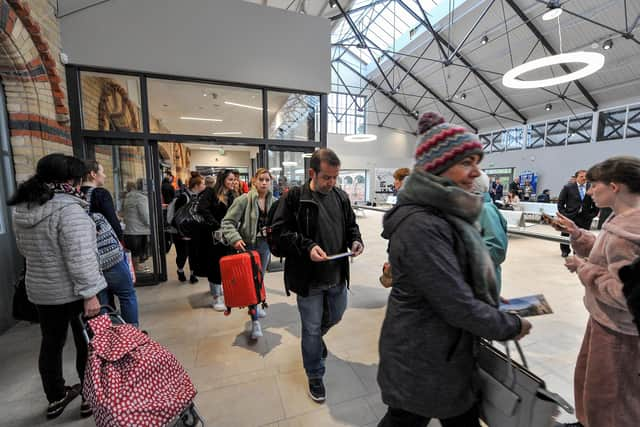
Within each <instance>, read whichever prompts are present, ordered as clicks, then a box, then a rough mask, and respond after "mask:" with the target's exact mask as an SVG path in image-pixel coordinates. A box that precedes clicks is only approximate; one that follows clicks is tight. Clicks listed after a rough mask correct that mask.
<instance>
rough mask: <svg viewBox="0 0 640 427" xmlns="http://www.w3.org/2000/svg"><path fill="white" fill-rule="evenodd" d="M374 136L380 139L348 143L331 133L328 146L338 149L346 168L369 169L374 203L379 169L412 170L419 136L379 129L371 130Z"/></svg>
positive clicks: (382, 197) (370, 128)
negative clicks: (376, 176) (375, 172)
mask: <svg viewBox="0 0 640 427" xmlns="http://www.w3.org/2000/svg"><path fill="white" fill-rule="evenodd" d="M367 132H368V133H370V134H375V135H377V136H378V139H377V141H373V142H357V143H356V142H344V135H337V134H332V133H330V134H329V137H328V140H327V146H328V147H329V148H331V149H332V150H334V151H335V152H336V153H337V154H338V157H340V161H341V163H342V167H341V168H342V169H366V170H367V180H368V186H367V194H368V195H369V199H370V200H373V199H374V196H375V194H373V193H372V189H373V188H374V186H375V175H374V169H376V168H394V169H395V168H404V167H408V168H411V167H412V166H413V153H414V150H415V142H416V137H415V136H414V135H411V134H406V133H402V132H395V131H392V130H389V129H385V128H379V127H377V126H370V127H368V129H367ZM387 196H388V195H387V194H384V195H380V196H379V197H378V199H377V201H381V200H384V199H386V198H387Z"/></svg>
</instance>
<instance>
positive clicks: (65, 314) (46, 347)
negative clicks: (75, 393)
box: [37, 300, 88, 402]
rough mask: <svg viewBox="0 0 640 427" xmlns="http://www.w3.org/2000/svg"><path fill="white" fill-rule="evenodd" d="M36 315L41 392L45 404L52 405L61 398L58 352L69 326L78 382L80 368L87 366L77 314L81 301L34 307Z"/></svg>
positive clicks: (61, 379) (61, 378) (63, 394)
mask: <svg viewBox="0 0 640 427" xmlns="http://www.w3.org/2000/svg"><path fill="white" fill-rule="evenodd" d="M37 307H38V315H39V316H40V331H41V332H42V342H41V344H40V357H39V360H38V368H39V369H40V377H41V379H42V386H43V388H44V393H45V394H46V396H47V400H48V401H49V402H55V401H57V400H60V399H62V398H63V397H64V396H65V393H66V392H65V389H64V386H65V382H64V377H63V375H62V350H63V349H64V344H65V342H66V340H67V333H68V331H69V325H71V332H72V333H73V342H74V343H75V346H76V371H77V372H78V377H79V378H80V382H81V383H82V381H83V380H84V368H85V366H86V365H87V354H88V349H87V343H86V341H85V339H84V336H83V334H82V324H81V323H80V318H79V316H80V314H81V313H82V312H83V311H84V301H83V300H78V301H74V302H70V303H67V304H61V305H38V306H37Z"/></svg>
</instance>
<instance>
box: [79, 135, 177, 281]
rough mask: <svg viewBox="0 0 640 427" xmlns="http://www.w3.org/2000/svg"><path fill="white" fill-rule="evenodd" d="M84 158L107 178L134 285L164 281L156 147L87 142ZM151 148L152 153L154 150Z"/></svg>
mask: <svg viewBox="0 0 640 427" xmlns="http://www.w3.org/2000/svg"><path fill="white" fill-rule="evenodd" d="M87 148H88V156H89V157H90V158H95V160H96V161H98V162H99V163H100V164H101V165H102V167H103V168H104V172H105V174H106V175H107V178H106V181H105V186H104V187H105V188H106V189H107V190H109V192H110V193H111V196H112V198H113V202H114V205H115V208H116V212H117V214H118V218H119V219H120V222H121V225H122V229H123V231H124V239H123V240H124V241H123V243H124V246H125V247H126V249H127V250H129V251H130V252H131V258H132V261H133V266H134V269H135V272H136V286H143V285H152V284H157V283H158V282H160V281H163V280H166V262H165V258H164V251H163V250H162V248H164V245H165V242H164V239H165V237H164V233H163V232H162V227H163V223H162V221H160V220H159V218H161V215H162V210H161V205H160V191H159V188H160V186H159V184H156V183H159V172H158V171H159V170H160V169H159V167H158V166H157V165H156V164H155V163H157V159H158V156H157V155H155V156H154V155H152V151H157V145H154V144H147V145H145V143H144V141H139V140H111V139H109V140H106V139H89V140H87ZM154 149H155V150H154Z"/></svg>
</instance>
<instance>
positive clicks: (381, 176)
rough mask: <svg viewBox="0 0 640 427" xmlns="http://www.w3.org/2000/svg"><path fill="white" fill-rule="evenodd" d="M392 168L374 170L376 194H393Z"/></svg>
mask: <svg viewBox="0 0 640 427" xmlns="http://www.w3.org/2000/svg"><path fill="white" fill-rule="evenodd" d="M394 171H395V169H394V168H376V169H375V175H376V181H375V192H376V193H377V194H393V193H394V188H393V172H394Z"/></svg>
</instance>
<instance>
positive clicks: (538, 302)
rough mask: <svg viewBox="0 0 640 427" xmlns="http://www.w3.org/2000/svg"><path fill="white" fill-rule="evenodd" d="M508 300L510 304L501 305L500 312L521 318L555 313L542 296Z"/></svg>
mask: <svg viewBox="0 0 640 427" xmlns="http://www.w3.org/2000/svg"><path fill="white" fill-rule="evenodd" d="M508 300H509V303H508V304H504V303H500V310H502V311H508V312H509V313H515V314H517V315H518V316H520V317H529V316H539V315H541V314H551V313H553V310H551V306H549V303H548V302H547V300H546V298H545V297H544V295H542V294H538V295H528V296H525V297H518V298H509V299H508Z"/></svg>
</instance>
